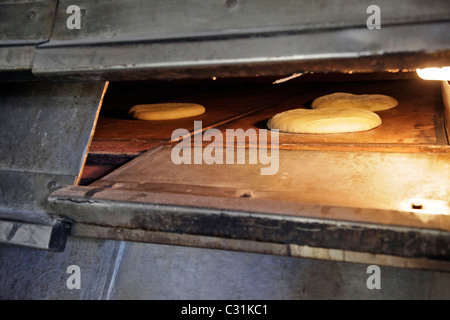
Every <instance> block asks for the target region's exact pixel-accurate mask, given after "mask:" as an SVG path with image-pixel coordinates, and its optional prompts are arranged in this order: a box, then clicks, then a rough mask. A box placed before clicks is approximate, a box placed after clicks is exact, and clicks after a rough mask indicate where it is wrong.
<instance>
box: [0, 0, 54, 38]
mask: <svg viewBox="0 0 450 320" xmlns="http://www.w3.org/2000/svg"><path fill="white" fill-rule="evenodd" d="M56 4H57V1H56V0H44V1H27V2H22V3H21V2H9V3H8V1H7V2H4V1H3V2H0V46H6V45H23V44H37V43H41V42H44V41H47V40H48V39H49V37H50V33H51V31H52V26H53V18H54V15H55V10H56Z"/></svg>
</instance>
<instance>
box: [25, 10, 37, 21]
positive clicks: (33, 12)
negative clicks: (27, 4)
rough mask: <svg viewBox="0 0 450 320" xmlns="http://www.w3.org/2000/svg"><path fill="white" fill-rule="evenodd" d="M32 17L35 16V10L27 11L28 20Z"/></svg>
mask: <svg viewBox="0 0 450 320" xmlns="http://www.w3.org/2000/svg"><path fill="white" fill-rule="evenodd" d="M34 17H36V12H35V11H28V13H27V19H28V20H32V19H34Z"/></svg>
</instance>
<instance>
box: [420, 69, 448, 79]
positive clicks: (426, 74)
mask: <svg viewBox="0 0 450 320" xmlns="http://www.w3.org/2000/svg"><path fill="white" fill-rule="evenodd" d="M416 72H417V74H418V75H419V77H421V78H422V79H424V80H450V67H442V68H425V69H417V70H416Z"/></svg>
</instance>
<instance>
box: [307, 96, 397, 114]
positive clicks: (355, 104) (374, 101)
mask: <svg viewBox="0 0 450 320" xmlns="http://www.w3.org/2000/svg"><path fill="white" fill-rule="evenodd" d="M397 105H398V101H397V100H396V99H395V98H392V97H390V96H386V95H383V94H351V93H344V92H337V93H332V94H328V95H325V96H322V97H320V98H317V99H315V100H314V101H313V102H312V105H311V108H312V109H324V108H361V109H366V110H370V111H382V110H388V109H392V108H394V107H395V106H397Z"/></svg>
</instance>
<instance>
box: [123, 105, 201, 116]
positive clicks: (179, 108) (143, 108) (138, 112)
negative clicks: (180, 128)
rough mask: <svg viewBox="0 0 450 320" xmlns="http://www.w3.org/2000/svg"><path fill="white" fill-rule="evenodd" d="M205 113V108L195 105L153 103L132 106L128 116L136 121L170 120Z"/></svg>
mask: <svg viewBox="0 0 450 320" xmlns="http://www.w3.org/2000/svg"><path fill="white" fill-rule="evenodd" d="M203 113H205V107H203V106H202V105H200V104H196V103H155V104H138V105H135V106H133V107H132V108H131V109H130V110H129V111H128V114H129V115H130V116H131V117H132V118H134V119H138V120H172V119H182V118H189V117H195V116H198V115H201V114H203Z"/></svg>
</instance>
